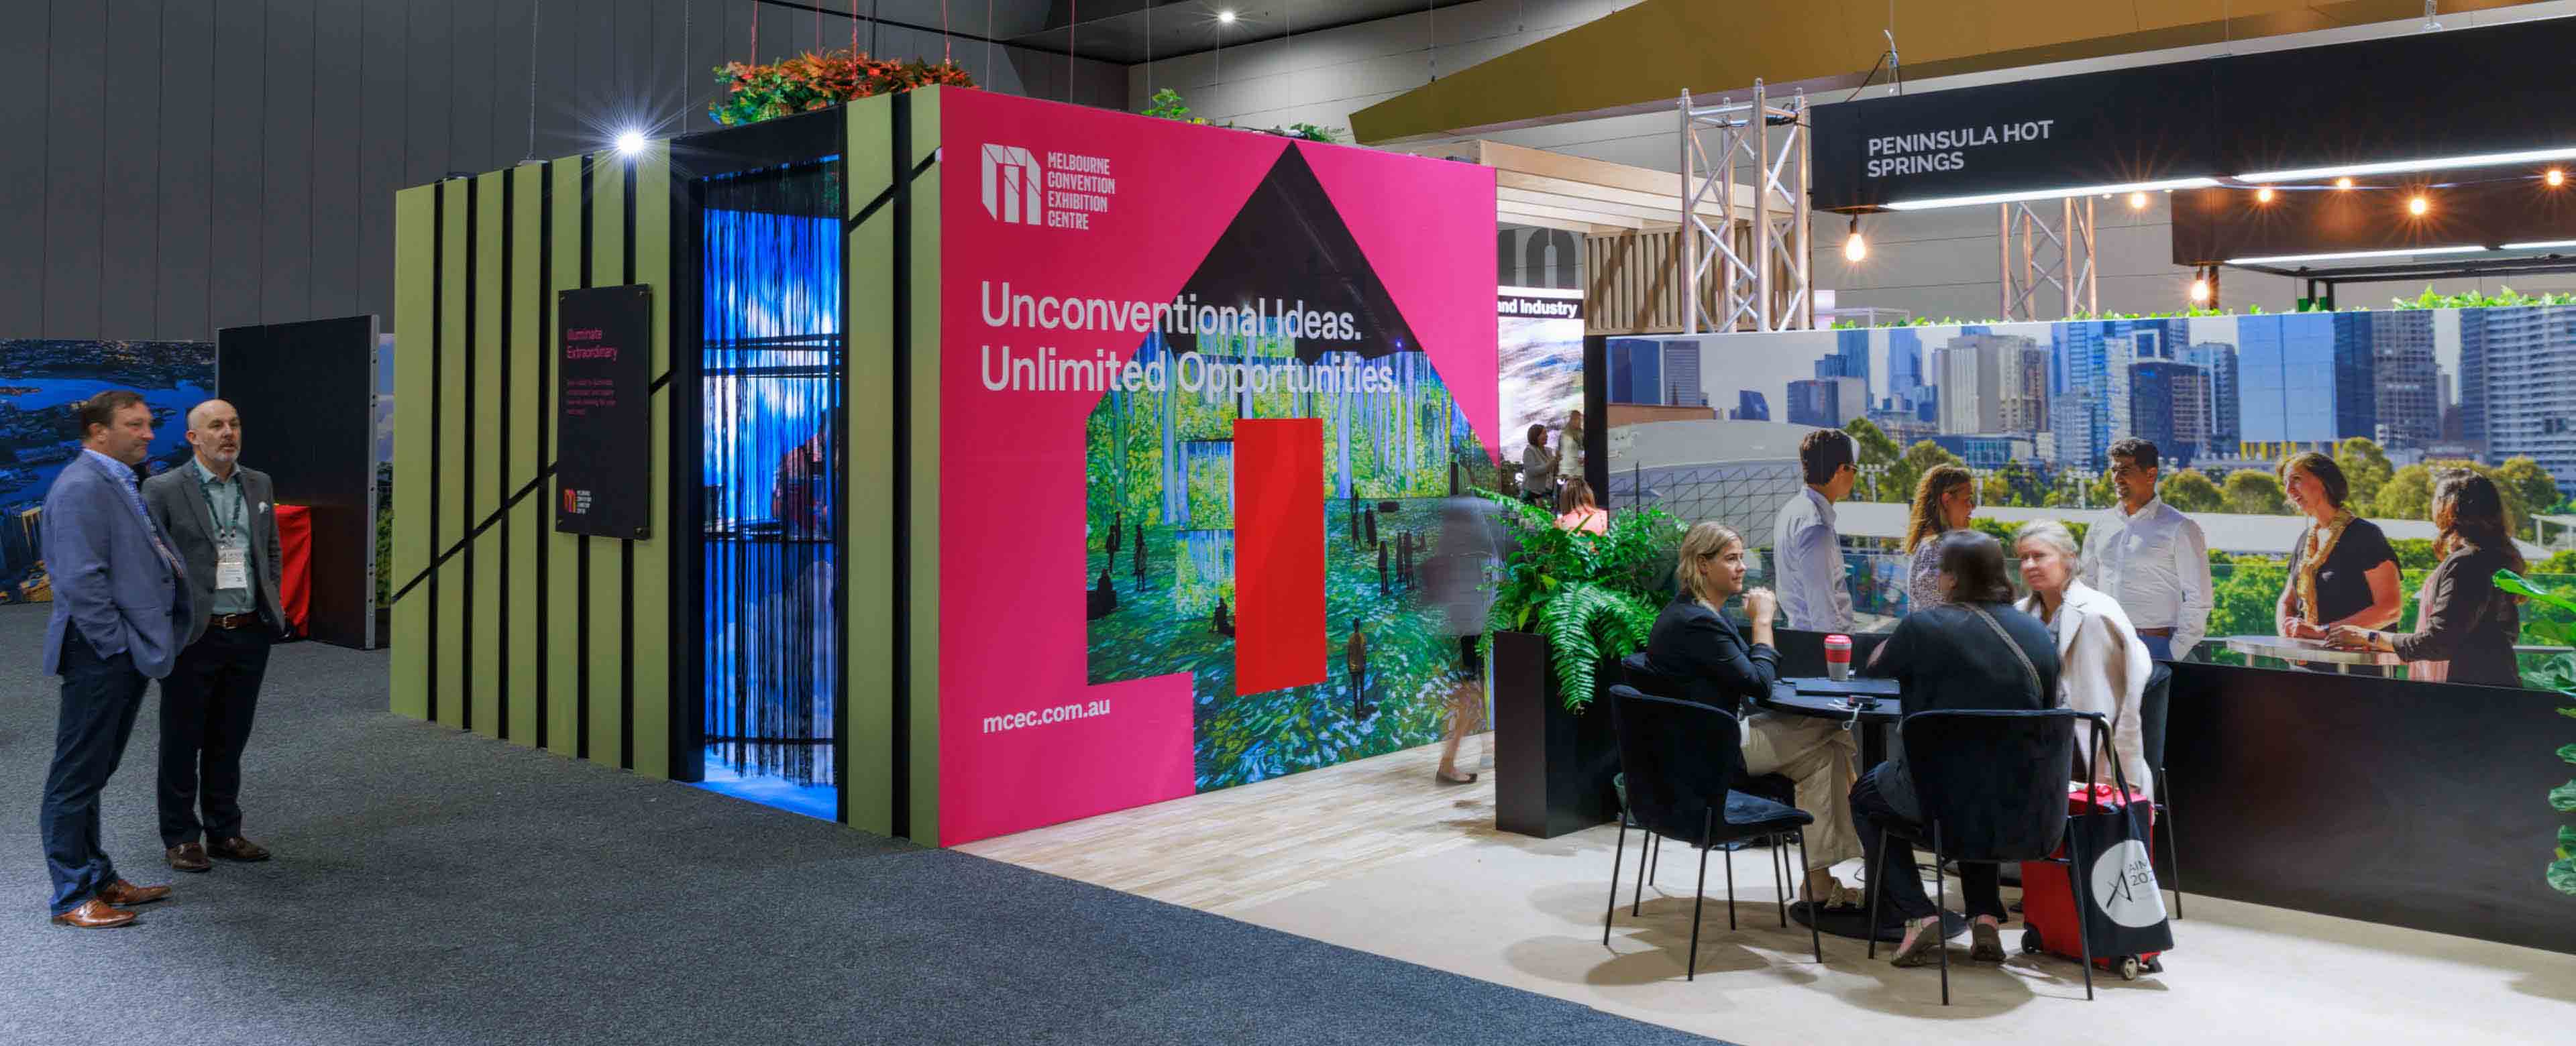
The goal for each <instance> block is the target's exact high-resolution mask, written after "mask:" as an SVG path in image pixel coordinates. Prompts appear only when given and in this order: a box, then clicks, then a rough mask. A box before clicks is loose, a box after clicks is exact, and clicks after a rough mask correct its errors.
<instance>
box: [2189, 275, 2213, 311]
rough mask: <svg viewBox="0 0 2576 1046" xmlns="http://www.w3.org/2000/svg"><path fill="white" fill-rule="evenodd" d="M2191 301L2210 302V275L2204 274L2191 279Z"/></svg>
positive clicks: (2201, 303) (2205, 303)
mask: <svg viewBox="0 0 2576 1046" xmlns="http://www.w3.org/2000/svg"><path fill="white" fill-rule="evenodd" d="M2191 301H2192V304H2194V305H2207V304H2209V277H2206V276H2203V277H2199V278H2197V279H2194V280H2192V281H2191Z"/></svg>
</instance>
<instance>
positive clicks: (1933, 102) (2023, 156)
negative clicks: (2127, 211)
mask: <svg viewBox="0 0 2576 1046" xmlns="http://www.w3.org/2000/svg"><path fill="white" fill-rule="evenodd" d="M2213 90H2215V81H2214V80H2213V78H2212V77H2211V76H2210V72H2209V70H2208V69H2206V68H2202V63H2198V62H2187V63H2181V64H2177V65H2159V66H2146V67H2143V68H2138V69H2121V70H2115V71H2112V72H2106V73H2087V74H2085V75H2082V76H2065V77H2058V78H2056V79H2050V80H2026V81H2022V82H2020V83H2009V84H1996V85H1993V86H1989V87H1967V88H1960V89H1958V90H1953V91H1937V92H1933V93H1930V94H1921V95H1900V96H1881V97H1876V98H1866V99H1862V100H1858V101H1853V102H1848V103H1843V104H1838V105H1827V106H1820V107H1818V108H1817V109H1816V111H1815V116H1814V120H1815V133H1816V137H1815V182H1814V192H1815V198H1814V202H1815V206H1816V207H1817V208H1818V209H1821V210H1866V209H1874V208H1882V207H1886V206H1888V205H1889V204H1891V203H1894V204H1903V203H1908V202H1922V201H1927V200H1941V199H1952V198H1956V197H1962V196H1979V195H1987V194H1998V193H2016V192H2045V191H2050V190H2062V189H2078V188H2089V187H2097V186H2114V185H2136V184H2142V183H2154V182H2163V181H2170V180H2175V179H2183V178H2205V177H2214V176H2216V175H2218V174H2220V173H2222V172H2220V171H2219V170H2218V150H2217V147H2216V144H2215V137H2214V136H2215V135H2216V134H2217V133H2218V132H2217V131H2216V130H2215V129H2214V128H2213V127H2212V125H2211V124H2210V121H2209V119H2208V110H2209V100H2210V96H2211V93H2212V92H2213Z"/></svg>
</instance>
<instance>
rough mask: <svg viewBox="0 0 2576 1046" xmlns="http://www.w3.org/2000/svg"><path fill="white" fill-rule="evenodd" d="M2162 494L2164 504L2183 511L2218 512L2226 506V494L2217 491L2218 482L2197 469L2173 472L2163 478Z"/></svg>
mask: <svg viewBox="0 0 2576 1046" xmlns="http://www.w3.org/2000/svg"><path fill="white" fill-rule="evenodd" d="M2162 496H2163V497H2164V499H2165V504H2168V505H2171V506H2173V507H2174V508H2176V509H2179V510H2181V511H2184V512H2218V511H2222V510H2224V509H2225V508H2226V507H2227V495H2225V494H2222V493H2219V490H2218V484H2216V483H2212V482H2210V481H2209V477H2208V476H2205V475H2202V474H2201V472H2200V470H2198V469H2188V468H2187V469H2183V470H2181V471H2178V472H2175V473H2174V474H2173V475H2172V476H2171V477H2169V478H2167V479H2166V480H2165V483H2164V491H2163V495H2162Z"/></svg>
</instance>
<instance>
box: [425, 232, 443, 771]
mask: <svg viewBox="0 0 2576 1046" xmlns="http://www.w3.org/2000/svg"><path fill="white" fill-rule="evenodd" d="M429 198H430V210H429V213H430V229H431V234H430V237H429V242H430V248H429V271H430V284H431V291H430V299H429V303H430V309H429V376H430V382H429V446H430V455H429V552H430V555H432V556H436V555H437V554H438V550H439V548H440V547H442V545H443V544H444V543H443V542H441V541H439V539H438V509H439V505H438V473H439V469H440V464H439V459H440V458H442V457H444V456H445V455H442V454H440V453H438V446H439V442H438V441H439V438H440V429H441V427H442V420H443V419H442V415H443V413H444V412H445V410H446V404H445V402H444V401H445V400H446V398H447V393H446V386H447V382H446V381H445V380H443V379H441V378H440V377H439V375H441V374H443V373H445V372H446V368H447V353H446V344H447V288H446V283H447V185H446V183H444V182H441V183H439V184H438V185H437V186H434V187H432V188H431V189H430V191H429ZM425 566H427V567H428V568H429V572H430V573H429V657H428V664H429V706H428V708H429V711H428V718H429V721H430V722H433V723H435V722H437V721H438V590H439V589H440V588H441V587H442V586H441V585H440V584H439V577H438V574H439V571H438V566H437V562H436V561H435V560H432V561H431V562H430V563H428V564H425Z"/></svg>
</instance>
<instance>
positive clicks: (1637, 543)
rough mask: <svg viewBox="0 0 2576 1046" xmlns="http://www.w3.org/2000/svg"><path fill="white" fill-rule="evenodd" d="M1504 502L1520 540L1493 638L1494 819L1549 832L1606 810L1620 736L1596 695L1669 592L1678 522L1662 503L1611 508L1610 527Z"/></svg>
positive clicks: (1496, 607) (1596, 818)
mask: <svg viewBox="0 0 2576 1046" xmlns="http://www.w3.org/2000/svg"><path fill="white" fill-rule="evenodd" d="M1486 496H1487V497H1491V498H1492V499H1493V500H1495V501H1497V502H1500V503H1502V504H1503V505H1504V506H1505V509H1504V511H1503V513H1502V515H1503V520H1504V525H1505V526H1506V527H1507V528H1508V529H1509V530H1510V532H1511V538H1512V551H1511V552H1510V554H1509V555H1507V556H1506V557H1505V559H1504V564H1503V576H1502V579H1501V580H1500V581H1499V582H1498V583H1497V584H1496V586H1495V592H1494V603H1493V609H1492V611H1491V616H1490V617H1489V618H1488V620H1487V625H1486V633H1485V639H1486V643H1487V644H1488V649H1489V651H1490V652H1491V654H1492V663H1493V674H1492V680H1491V686H1492V688H1493V699H1494V729H1495V732H1496V741H1495V744H1496V747H1497V749H1498V750H1497V751H1496V752H1495V755H1494V759H1495V764H1496V769H1497V770H1498V771H1500V773H1498V775H1497V780H1496V783H1495V793H1494V824H1495V826H1496V827H1498V828H1501V829H1502V830H1504V831H1508V832H1518V833H1520V834H1523V835H1534V836H1538V837H1540V838H1543V839H1544V838H1553V837H1555V836H1559V835H1563V834H1565V833H1567V832H1572V831H1578V830H1581V829H1583V828H1588V827H1590V826H1592V825H1596V824H1601V823H1603V822H1606V821H1608V820H1609V819H1610V818H1611V817H1612V816H1614V815H1615V813H1616V812H1617V810H1618V805H1617V800H1616V799H1615V798H1614V797H1613V795H1612V793H1611V788H1610V779H1611V777H1612V776H1613V775H1615V774H1616V773H1617V772H1618V768H1619V745H1618V739H1617V738H1616V737H1615V736H1614V735H1613V733H1612V731H1611V727H1610V714H1609V712H1608V711H1607V710H1606V709H1603V708H1600V707H1598V705H1599V700H1598V697H1599V691H1600V688H1601V687H1602V686H1603V683H1602V679H1603V678H1604V677H1605V676H1608V677H1610V678H1616V671H1617V667H1616V666H1617V662H1618V660H1619V659H1620V658H1621V657H1625V656H1627V655H1628V654H1631V653H1635V652H1636V651H1638V650H1639V649H1642V648H1643V647H1644V646H1645V643H1646V634H1647V632H1648V631H1650V630H1651V629H1653V628H1654V624H1655V615H1656V614H1657V613H1659V612H1660V611H1661V610H1662V609H1663V602H1664V599H1665V598H1666V597H1667V596H1668V595H1669V594H1670V593H1671V591H1672V588H1671V578H1672V568H1673V554H1674V551H1675V549H1677V548H1678V547H1679V546H1680V543H1681V535H1682V527H1681V525H1680V524H1679V523H1677V522H1675V521H1674V519H1673V517H1672V516H1671V515H1670V514H1668V513H1666V512H1664V511H1663V510H1661V509H1653V508H1646V509H1633V510H1629V511H1625V512H1621V513H1618V514H1616V515H1614V516H1613V517H1612V519H1611V522H1610V529H1609V532H1608V533H1606V534H1599V535H1594V534H1587V533H1583V532H1581V531H1568V530H1559V529H1557V527H1556V522H1555V520H1554V519H1553V518H1551V517H1549V516H1548V514H1547V513H1545V512H1542V511H1540V510H1538V509H1535V508H1531V507H1530V506H1528V505H1525V504H1522V503H1520V502H1517V501H1510V500H1508V499H1504V498H1500V497H1495V496H1493V495H1486Z"/></svg>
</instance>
